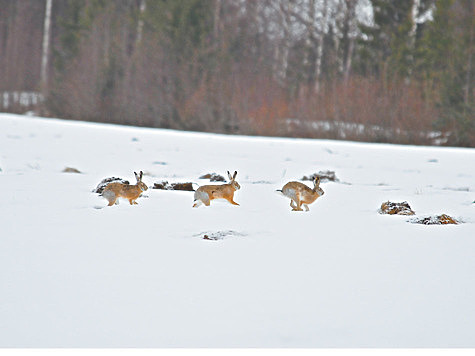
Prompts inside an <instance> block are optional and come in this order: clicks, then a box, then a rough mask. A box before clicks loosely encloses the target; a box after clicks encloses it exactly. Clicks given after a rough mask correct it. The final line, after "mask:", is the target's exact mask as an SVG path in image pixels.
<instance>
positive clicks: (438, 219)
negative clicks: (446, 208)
mask: <svg viewBox="0 0 475 356" xmlns="http://www.w3.org/2000/svg"><path fill="white" fill-rule="evenodd" d="M411 222H412V223H413V224H423V225H449V224H452V225H458V224H460V223H461V222H460V221H458V220H456V219H454V218H453V217H451V216H449V215H447V214H442V215H436V216H428V217H425V218H417V219H412V220H411Z"/></svg>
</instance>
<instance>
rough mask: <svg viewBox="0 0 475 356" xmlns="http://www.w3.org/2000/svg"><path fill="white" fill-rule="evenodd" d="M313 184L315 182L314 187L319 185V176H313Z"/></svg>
mask: <svg viewBox="0 0 475 356" xmlns="http://www.w3.org/2000/svg"><path fill="white" fill-rule="evenodd" d="M314 184H315V186H316V187H318V186H319V185H320V177H319V176H315V180H314Z"/></svg>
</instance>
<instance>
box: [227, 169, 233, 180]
mask: <svg viewBox="0 0 475 356" xmlns="http://www.w3.org/2000/svg"><path fill="white" fill-rule="evenodd" d="M228 178H229V180H233V177H231V173H229V171H228Z"/></svg>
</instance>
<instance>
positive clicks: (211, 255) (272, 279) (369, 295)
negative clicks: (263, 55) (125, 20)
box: [0, 114, 475, 348]
mask: <svg viewBox="0 0 475 356" xmlns="http://www.w3.org/2000/svg"><path fill="white" fill-rule="evenodd" d="M65 167H74V168H77V169H79V170H80V171H81V172H82V174H73V173H62V170H63V169H64V168H65ZM0 169H1V172H0V186H1V188H0V196H1V203H0V209H1V210H0V221H1V224H0V244H1V245H0V247H1V248H0V281H1V284H0V330H1V332H0V347H277V348H282V347H310V348H313V347H353V348H358V347H410V348H414V347H475V225H474V223H475V218H474V209H475V204H473V202H474V200H475V194H474V190H475V150H474V149H464V148H440V147H411V146H396V145H383V144H366V143H351V142H342V141H329V140H304V139H282V138H258V137H252V138H251V137H238V136H223V135H212V134H199V133H185V132H176V131H167V130H158V129H144V128H132V127H120V126H113V125H101V124H92V123H82V122H70V121H61V120H53V119H41V118H37V117H24V116H18V115H10V114H0ZM139 170H143V171H144V173H145V175H144V182H145V183H146V184H148V185H149V186H151V185H153V183H154V182H158V181H161V180H168V181H169V182H186V181H192V182H196V183H198V184H207V181H205V180H199V179H198V177H199V176H200V175H202V174H205V173H212V172H216V173H219V174H221V175H225V172H226V170H230V171H234V170H237V171H238V176H237V181H238V182H239V183H240V185H241V190H240V191H238V192H237V193H236V194H235V201H236V202H238V203H240V204H241V205H240V206H232V205H231V204H229V203H227V202H224V201H213V202H212V203H211V206H210V207H204V206H202V207H200V208H198V209H196V208H195V209H193V208H192V203H193V193H192V192H177V191H163V190H154V189H149V190H148V191H147V192H145V194H144V196H143V197H141V198H139V199H138V200H137V202H138V205H134V206H130V205H129V204H128V202H127V201H125V200H121V202H120V204H119V205H117V206H113V207H106V203H107V202H106V200H105V199H104V198H101V197H100V196H98V195H97V194H94V193H92V190H93V189H94V188H95V187H96V186H97V184H98V183H99V182H100V181H101V180H102V179H103V178H106V177H111V176H118V177H121V178H125V179H128V180H129V181H131V182H134V175H133V172H134V171H139ZM321 170H333V171H335V172H336V175H337V177H338V178H339V179H340V180H341V182H340V183H322V185H321V186H322V188H323V189H324V190H325V195H324V196H323V197H321V198H320V199H318V200H317V201H316V202H315V203H314V204H312V205H310V211H309V212H308V213H306V212H292V211H290V206H289V200H288V199H286V198H284V197H282V196H280V195H278V194H276V193H275V190H276V189H280V188H282V186H283V184H284V183H286V182H287V181H289V180H298V179H300V178H301V177H302V176H303V175H309V174H312V173H315V172H318V171H321ZM208 184H209V183H208ZM308 184H309V182H308ZM387 200H391V201H395V202H402V201H405V200H406V201H408V202H409V204H410V205H411V207H412V208H413V209H414V210H415V211H416V214H417V216H420V217H423V216H428V215H433V214H442V213H446V214H449V215H451V216H453V217H455V218H458V219H461V220H463V221H464V223H463V224H461V225H456V226H425V225H418V224H412V223H410V222H408V220H409V219H410V218H409V217H404V216H387V215H380V214H378V208H379V207H380V205H381V203H382V202H384V201H387ZM99 208H100V209H99ZM222 232H228V233H227V234H228V235H227V236H225V238H223V239H221V240H218V241H209V240H203V239H202V236H203V235H204V234H205V233H211V234H213V233H222Z"/></svg>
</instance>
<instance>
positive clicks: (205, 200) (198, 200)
mask: <svg viewBox="0 0 475 356" xmlns="http://www.w3.org/2000/svg"><path fill="white" fill-rule="evenodd" d="M201 204H204V205H206V206H209V205H210V199H209V195H208V193H206V192H202V191H198V190H197V191H196V192H195V202H194V204H193V208H197V207H199V206H200V205H201Z"/></svg>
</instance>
